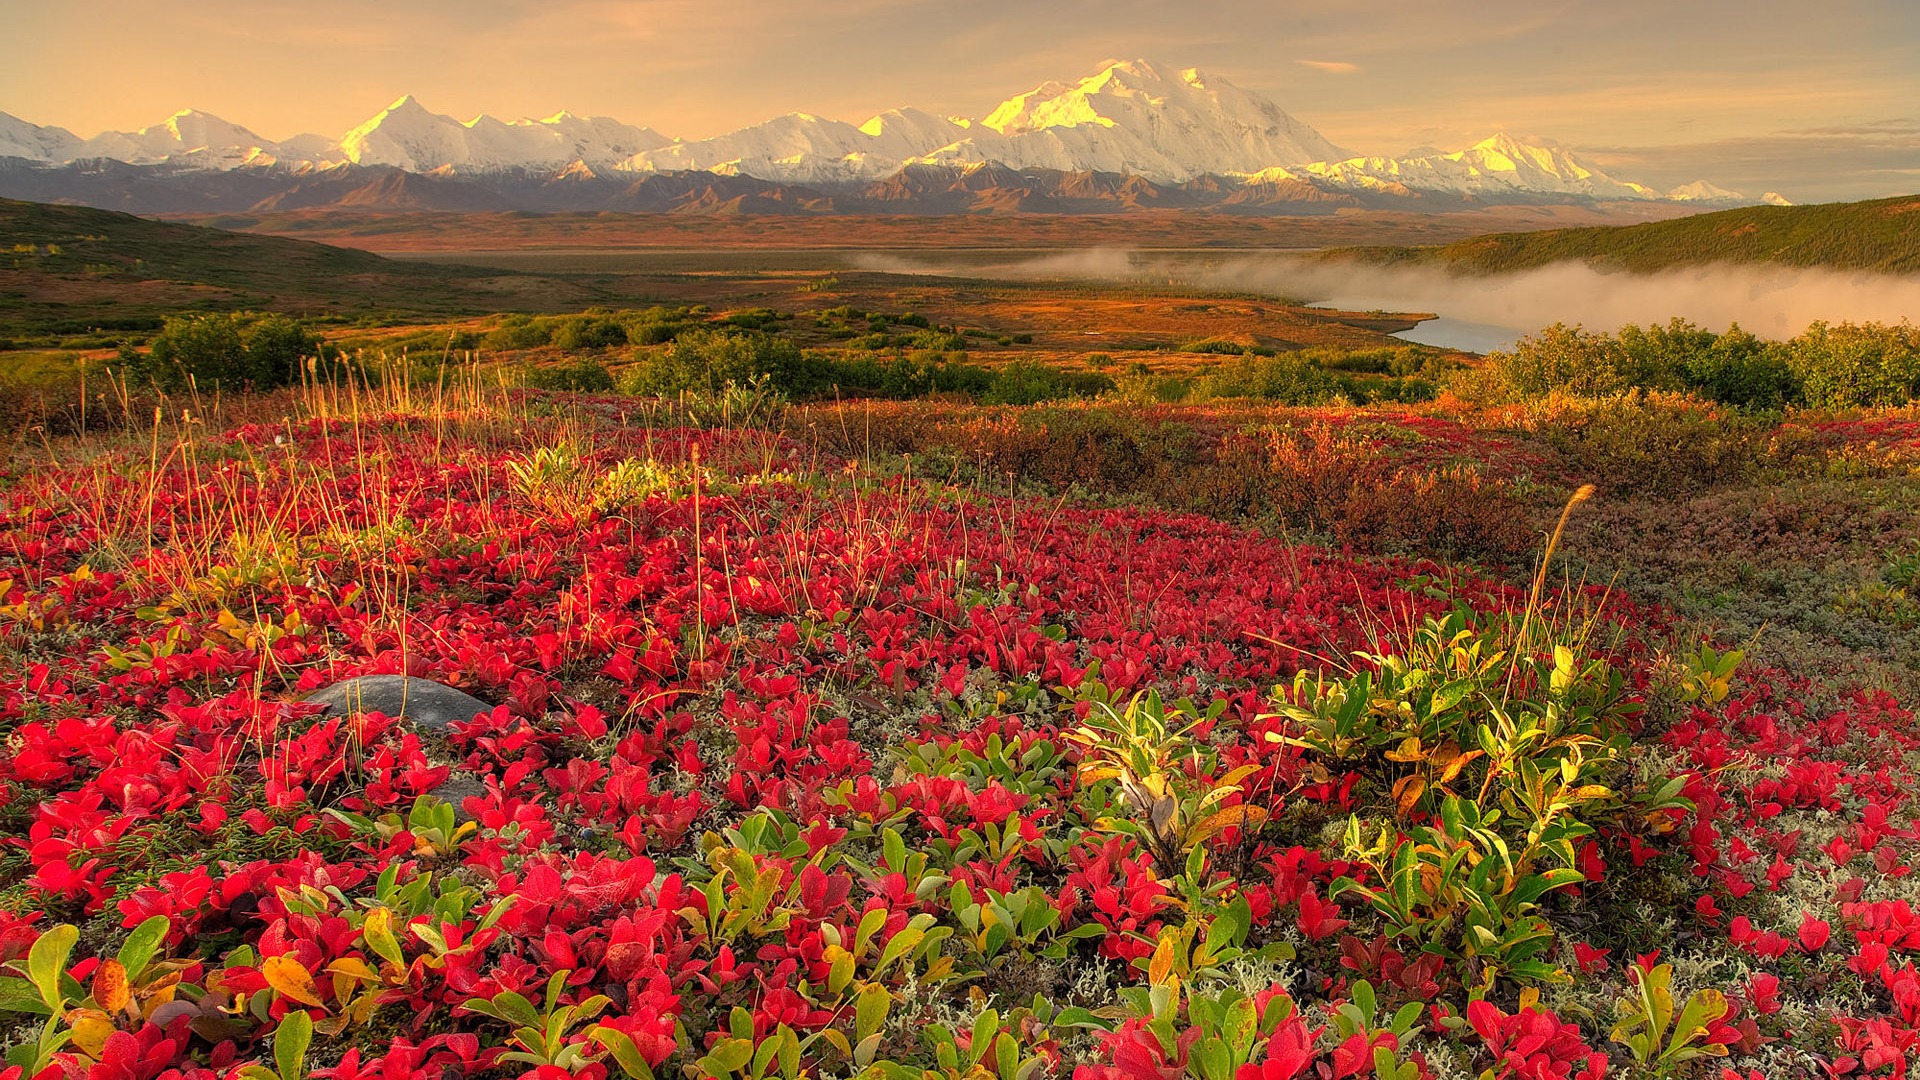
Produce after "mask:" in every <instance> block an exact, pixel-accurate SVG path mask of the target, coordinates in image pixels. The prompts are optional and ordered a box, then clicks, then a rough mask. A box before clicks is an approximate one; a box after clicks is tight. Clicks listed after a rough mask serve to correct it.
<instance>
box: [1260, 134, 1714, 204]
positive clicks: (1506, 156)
mask: <svg viewBox="0 0 1920 1080" xmlns="http://www.w3.org/2000/svg"><path fill="white" fill-rule="evenodd" d="M1251 179H1252V180H1255V181H1271V180H1285V179H1292V180H1304V181H1306V182H1308V183H1311V184H1313V185H1314V186H1316V187H1320V188H1323V189H1328V190H1336V191H1391V192H1423V193H1429V194H1447V195H1460V196H1470V197H1474V198H1479V199H1486V198H1488V197H1490V196H1497V195H1503V194H1504V195H1514V196H1521V195H1528V196H1540V195H1554V196H1568V197H1574V198H1581V199H1596V200H1613V199H1628V200H1640V199H1659V198H1662V196H1661V194H1660V193H1659V192H1657V191H1654V190H1653V189H1652V188H1649V187H1646V186H1644V185H1641V184H1635V183H1632V182H1629V181H1621V180H1615V179H1614V178H1613V177H1611V176H1608V175H1606V174H1605V173H1603V172H1601V171H1599V170H1598V169H1595V168H1593V167H1591V166H1588V165H1585V164H1583V163H1581V162H1580V161H1579V160H1578V159H1577V158H1575V157H1574V156H1573V155H1572V154H1571V153H1569V152H1567V151H1565V150H1561V149H1558V148H1556V147H1550V146H1539V145H1532V144H1529V143H1523V142H1521V141H1520V140H1518V139H1515V138H1514V137H1513V136H1511V135H1508V134H1507V133H1506V132H1499V133H1497V134H1495V135H1492V136H1489V137H1488V138H1486V139H1482V140H1481V141H1480V142H1477V143H1475V144H1473V145H1472V146H1470V147H1468V148H1467V149H1465V150H1458V151H1455V152H1453V153H1433V152H1424V153H1420V154H1419V155H1418V156H1411V157H1404V158H1380V157H1356V158H1347V159H1345V160H1342V161H1318V162H1313V163H1311V164H1307V165H1302V166H1298V167H1294V168H1281V169H1265V170H1262V171H1260V172H1258V173H1256V174H1254V176H1253V177H1251ZM1707 187H1711V185H1707ZM1713 190H1715V191H1720V190H1721V189H1718V188H1714V189H1713ZM1726 195H1727V197H1731V198H1738V197H1739V196H1737V195H1733V194H1732V193H1731V192H1728V193H1726Z"/></svg>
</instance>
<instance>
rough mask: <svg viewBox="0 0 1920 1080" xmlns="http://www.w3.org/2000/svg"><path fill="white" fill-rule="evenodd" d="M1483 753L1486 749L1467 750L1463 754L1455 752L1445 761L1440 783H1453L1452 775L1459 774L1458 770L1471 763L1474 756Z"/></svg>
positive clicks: (1483, 754)
mask: <svg viewBox="0 0 1920 1080" xmlns="http://www.w3.org/2000/svg"><path fill="white" fill-rule="evenodd" d="M1485 755H1486V751H1484V750H1469V751H1467V752H1466V753H1464V754H1456V755H1455V756H1454V757H1453V758H1452V759H1450V760H1449V761H1448V762H1447V767H1446V768H1445V769H1443V770H1442V771H1441V773H1440V783H1442V784H1451V783H1453V779H1454V777H1456V776H1459V775H1460V770H1462V769H1464V768H1466V767H1467V766H1468V765H1470V764H1472V762H1473V759H1474V758H1477V757H1484V756H1485Z"/></svg>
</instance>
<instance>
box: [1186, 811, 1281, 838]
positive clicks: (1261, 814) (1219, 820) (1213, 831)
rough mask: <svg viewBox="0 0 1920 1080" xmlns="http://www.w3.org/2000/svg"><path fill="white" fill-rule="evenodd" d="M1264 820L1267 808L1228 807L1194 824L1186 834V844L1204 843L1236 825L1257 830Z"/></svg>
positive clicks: (1264, 822)
mask: <svg viewBox="0 0 1920 1080" xmlns="http://www.w3.org/2000/svg"><path fill="white" fill-rule="evenodd" d="M1266 820H1267V808H1266V807H1264V806H1244V805H1243V806H1229V807H1227V808H1226V809H1225V810H1222V811H1220V812H1219V813H1216V814H1211V815H1209V816H1207V817H1205V818H1202V819H1201V820H1199V821H1197V822H1194V825H1193V828H1192V829H1190V830H1188V832H1187V843H1188V844H1190V845H1191V844H1201V843H1205V842H1206V841H1208V840H1211V839H1213V838H1214V837H1215V836H1217V835H1219V834H1220V833H1222V832H1224V831H1226V830H1227V829H1231V828H1233V827H1234V826H1236V825H1245V826H1250V827H1254V828H1258V827H1259V826H1261V825H1264V824H1266Z"/></svg>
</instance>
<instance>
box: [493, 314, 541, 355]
mask: <svg viewBox="0 0 1920 1080" xmlns="http://www.w3.org/2000/svg"><path fill="white" fill-rule="evenodd" d="M553 329H554V328H553V323H552V322H551V321H550V320H546V319H534V318H533V317H532V316H529V315H509V316H507V317H506V318H505V319H503V320H501V323H500V325H499V326H498V327H496V328H494V329H492V330H489V331H488V332H487V335H486V336H485V337H483V338H481V339H480V347H481V348H482V349H485V350H487V351H489V352H516V351H519V350H522V349H538V348H540V347H542V346H544V345H547V344H550V343H551V342H552V341H553Z"/></svg>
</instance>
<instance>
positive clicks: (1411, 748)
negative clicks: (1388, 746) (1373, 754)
mask: <svg viewBox="0 0 1920 1080" xmlns="http://www.w3.org/2000/svg"><path fill="white" fill-rule="evenodd" d="M1426 757H1427V754H1426V751H1424V750H1422V749H1421V748H1420V736H1418V735H1409V736H1407V738H1406V739H1405V741H1403V742H1401V744H1400V745H1399V746H1396V747H1394V748H1393V749H1392V750H1389V751H1387V753H1386V759H1387V760H1388V761H1398V762H1401V763H1403V764H1404V763H1407V762H1413V761H1424V760H1426Z"/></svg>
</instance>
